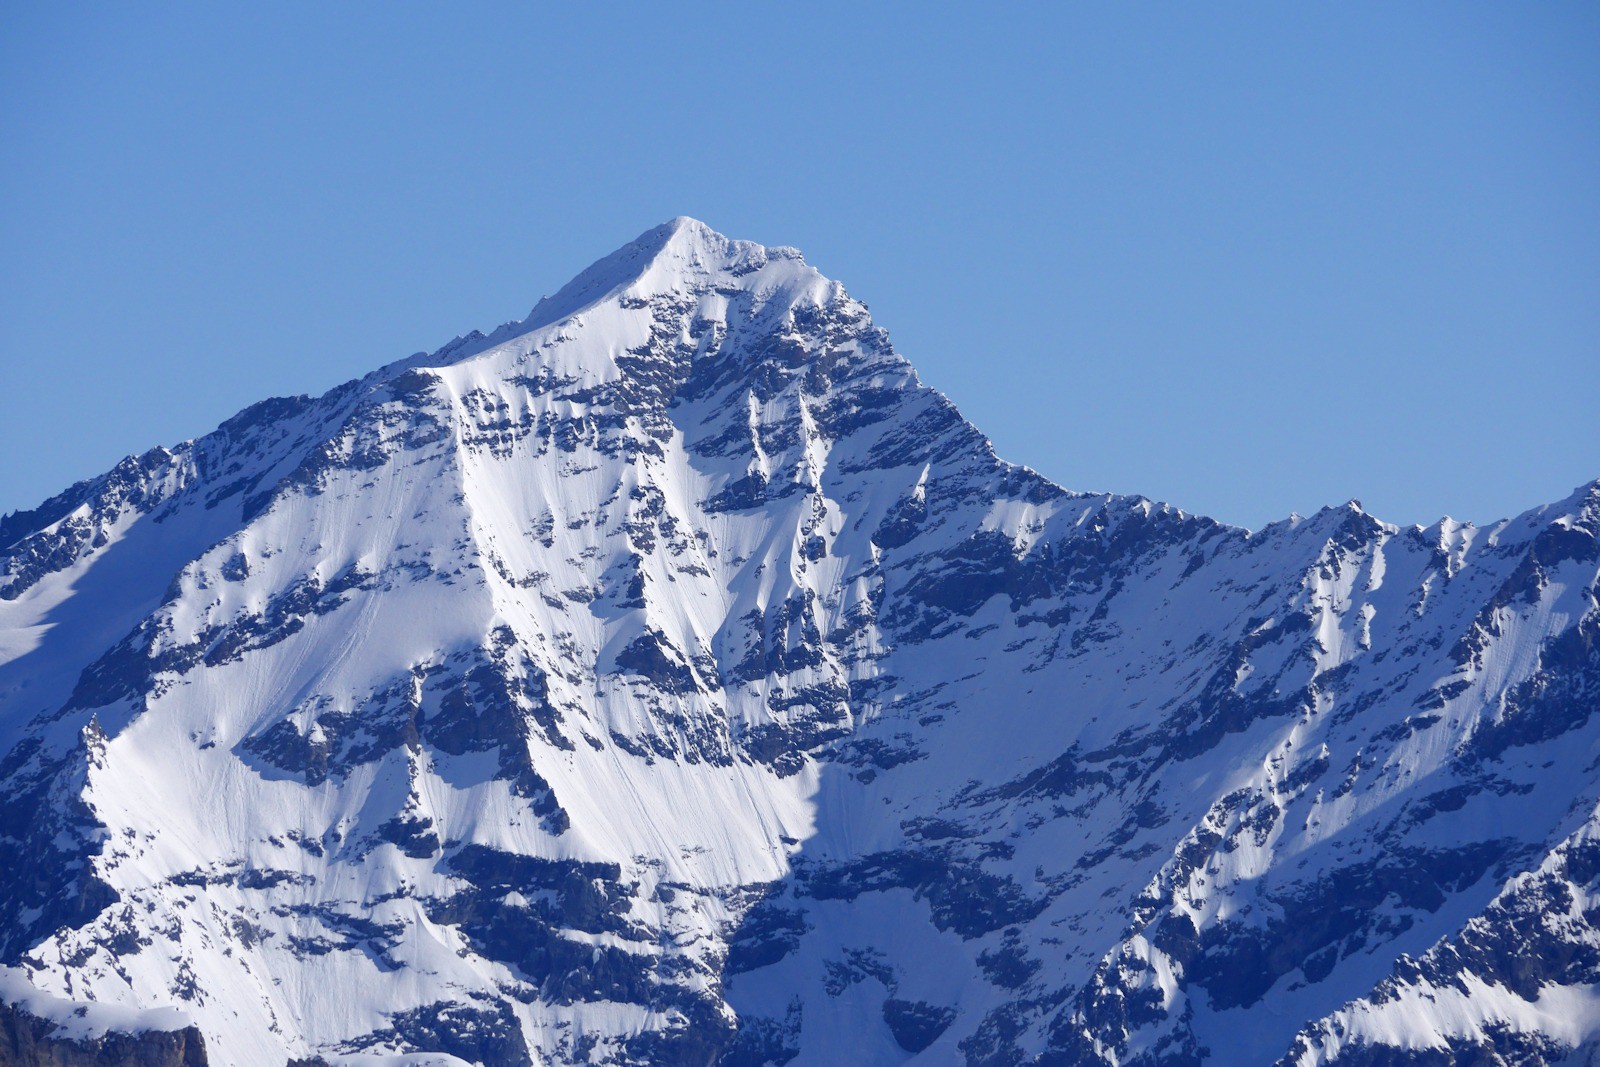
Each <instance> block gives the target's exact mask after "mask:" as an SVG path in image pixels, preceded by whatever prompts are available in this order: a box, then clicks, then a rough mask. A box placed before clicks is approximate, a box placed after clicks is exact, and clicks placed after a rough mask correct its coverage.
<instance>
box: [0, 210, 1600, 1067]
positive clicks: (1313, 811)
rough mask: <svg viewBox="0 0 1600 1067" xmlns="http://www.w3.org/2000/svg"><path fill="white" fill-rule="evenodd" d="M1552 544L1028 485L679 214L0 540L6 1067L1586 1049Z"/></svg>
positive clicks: (804, 290)
mask: <svg viewBox="0 0 1600 1067" xmlns="http://www.w3.org/2000/svg"><path fill="white" fill-rule="evenodd" d="M1063 402H1064V403H1067V402H1068V398H1063ZM1307 432H1315V429H1314V428H1312V427H1308V430H1307ZM1597 535H1600V483H1595V484H1591V485H1588V486H1585V487H1583V488H1581V489H1579V490H1578V491H1576V492H1575V493H1573V495H1572V496H1570V497H1569V498H1567V499H1566V500H1563V501H1561V502H1559V503H1556V504H1552V505H1550V506H1548V507H1544V508H1539V509H1536V510H1534V511H1531V512H1528V513H1527V514H1524V515H1522V516H1519V517H1517V518H1515V519H1511V520H1507V521H1504V522H1500V523H1496V524H1494V525H1492V526H1489V527H1484V528H1478V527H1474V526H1471V525H1465V524H1460V523H1456V522H1453V521H1451V520H1449V519H1445V520H1442V521H1440V522H1438V523H1436V524H1434V525H1433V526H1431V527H1427V528H1422V527H1409V528H1399V527H1396V526H1391V525H1387V524H1385V523H1383V522H1380V521H1379V520H1377V519H1375V518H1373V517H1372V516H1370V515H1368V514H1366V513H1365V512H1364V511H1363V510H1362V509H1361V507H1360V506H1359V505H1357V504H1355V503H1353V502H1352V503H1350V504H1347V505H1345V506H1342V507H1336V508H1328V509H1325V510H1323V511H1321V512H1319V513H1317V514H1316V515H1313V516H1310V517H1309V518H1300V517H1293V518H1290V519H1288V520H1286V521H1283V522H1279V523H1275V524H1273V525H1271V526H1268V527H1267V528H1265V529H1263V530H1261V531H1259V532H1255V533H1251V532H1249V531H1246V530H1243V529H1239V528H1236V527H1231V526H1227V525H1223V524H1220V523H1217V522H1213V521H1211V520H1208V519H1205V518H1201V517H1198V516H1194V515H1189V514H1186V513H1184V512H1182V511H1179V510H1177V509H1175V508H1172V507H1169V506H1165V505H1162V504H1157V503H1153V502H1151V501H1149V500H1146V499H1144V498H1142V497H1136V496H1111V495H1104V494H1084V493H1075V492H1069V491H1066V490H1064V489H1062V488H1060V487H1058V486H1056V485H1054V484H1052V483H1051V482H1049V481H1048V480H1046V479H1045V478H1043V477H1041V476H1040V475H1038V474H1036V473H1034V472H1033V471H1031V470H1029V469H1027V468H1025V467H1019V466H1015V465H1012V464H1010V463H1007V462H1004V461H1002V460H1001V459H999V458H997V457H996V455H995V454H994V451H993V450H992V448H991V447H990V445H989V443H988V442H987V440H986V439H985V438H984V437H983V435H982V434H981V433H979V432H978V430H976V429H975V428H973V427H972V426H971V425H969V424H968V423H967V422H966V421H964V420H963V419H962V417H961V416H960V414H959V413H958V412H957V411H956V409H955V407H954V406H952V404H951V403H950V402H949V401H948V400H947V399H946V398H945V397H943V396H942V395H940V394H939V393H938V392H936V391H934V390H932V389H930V388H928V387H926V386H924V385H922V384H921V383H920V382H919V381H918V379H917V376H916V374H915V372H914V371H913V370H912V368H911V366H910V365H909V364H908V363H907V362H906V361H905V360H904V359H903V358H902V357H901V356H900V355H898V354H897V353H896V352H895V350H894V349H893V348H892V346H891V345H890V343H889V339H888V337H887V335H886V334H885V333H884V332H883V330H882V329H880V328H879V327H877V326H875V325H874V324H873V322H872V320H871V318H870V317H869V315H868V313H867V309H866V307H865V306H864V305H862V304H861V303H859V302H857V301H855V300H853V299H852V298H851V297H849V296H848V295H847V294H846V293H845V291H844V290H843V288H842V287H840V286H839V285H838V284H837V283H835V282H832V281H829V280H828V279H826V278H824V277H822V276H821V275H820V274H818V273H817V272H816V271H815V270H813V269H812V268H811V267H809V266H807V265H806V263H805V262H804V260H803V259H802V258H801V256H800V254H799V253H797V252H795V251H794V250H792V249H787V248H764V247H761V246H759V245H755V244H750V243H747V242H743V241H733V240H729V239H727V238H725V237H723V236H721V235H719V234H717V233H715V232H713V231H711V230H709V229H708V228H707V227H705V226H704V225H702V224H700V223H698V222H695V221H693V220H689V219H677V220H675V221H673V222H670V223H667V224H666V225H664V226H661V227H658V228H656V229H653V230H651V231H649V232H648V233H646V234H644V235H642V236H641V237H640V238H639V239H638V240H637V241H635V242H633V243H632V244H629V245H628V246H626V247H624V248H622V249H621V250H620V251H618V252H616V253H614V254H613V255H611V256H608V257H606V258H605V259H603V260H601V261H600V262H598V263H596V264H595V265H594V266H592V267H590V268H589V269H588V270H587V271H585V272H584V273H582V274H580V275H579V276H578V277H577V278H576V279H575V280H574V281H573V282H572V283H571V284H569V285H568V286H567V287H566V288H564V289H562V290H561V291H560V292H559V293H557V294H556V295H555V296H554V297H551V298H549V299H546V300H542V301H541V302H540V303H539V305H538V306H537V307H536V308H534V310H533V312H532V314H531V315H530V316H529V318H527V319H526V320H524V321H522V322H519V323H513V324H510V325H507V326H504V327H501V328H500V329H498V330H496V331H495V332H494V333H492V334H490V335H488V336H483V335H480V334H476V333H474V334H470V335H468V336H466V337H463V338H458V339H457V340H456V341H454V342H452V343H451V344H449V345H446V346H445V347H444V348H442V349H440V350H439V351H437V352H435V353H433V354H432V355H426V356H415V357H412V358H410V359H406V360H402V361H401V362H398V363H395V364H391V365H390V366H387V367H384V368H383V369H381V370H378V371H376V372H374V373H372V374H370V375H368V376H367V377H365V378H362V379H360V380H358V381H353V382H349V383H347V384H345V385H343V386H340V387H338V388H336V389H334V390H333V391H331V392H329V393H327V394H326V395H324V396H321V397H315V398H312V397H304V396H302V397H295V398H291V399H276V400H268V401H266V402H264V403H261V404H258V405H256V406H254V407H251V408H248V409H246V410H245V411H243V412H241V413H240V414H238V415H236V416H234V417H233V418H232V419H229V420H228V421H227V422H225V423H223V424H222V425H221V426H220V427H218V428H217V430H216V431H214V432H213V433H210V434H208V435H206V436H204V437H201V438H199V439H197V440H194V441H189V442H186V443H184V444H181V445H178V446H176V447H174V448H171V449H166V448H158V449H155V450H153V451H151V452H147V453H145V454H144V455H141V456H137V457H132V458H129V459H127V460H125V461H123V462H122V463H121V464H119V465H118V466H117V467H116V468H114V469H113V470H111V471H110V472H108V473H107V474H105V475H103V476H101V477H98V478H94V479H91V480H89V481H86V482H82V483H80V484H78V485H75V486H73V487H72V488H71V489H69V490H67V491H66V492H65V493H62V494H61V495H59V496H57V497H54V498H52V499H51V500H48V501H46V502H45V503H43V504H42V505H40V506H39V507H38V508H36V509H34V510H32V511H27V512H22V513H18V514H14V515H8V516H6V517H5V518H4V519H3V520H0V797H3V798H4V804H3V808H0V811H3V814H0V856H3V857H4V858H3V862H0V914H3V915H4V916H5V918H4V919H3V920H0V964H4V965H5V967H4V970H0V1003H3V1007H0V1065H3V1064H9V1063H52V1064H69V1063H72V1064H76V1063H83V1064H90V1063H94V1064H98V1063H134V1062H138V1063H143V1064H179V1063H182V1064H189V1065H192V1064H197V1063H207V1062H209V1063H212V1064H229V1065H241V1067H256V1065H271V1067H283V1065H284V1064H286V1063H288V1062H291V1061H295V1062H298V1063H301V1064H305V1063H318V1062H321V1063H330V1064H331V1063H341V1064H378V1063H409V1064H441V1063H448V1064H456V1063H462V1062H466V1063H483V1064H492V1065H527V1064H534V1063H539V1064H570V1063H632V1064H711V1063H722V1064H729V1065H735V1064H739V1065H755V1064H764V1063H765V1064H782V1063H793V1064H797V1065H799V1064H836V1063H850V1064H866V1065H888V1064H908V1063H915V1064H950V1063H963V1064H968V1065H971V1067H979V1065H1002V1064H1005V1065H1010V1064H1025V1063H1032V1064H1055V1065H1066V1064H1074V1065H1075V1064H1116V1065H1128V1064H1155V1063H1160V1064H1199V1063H1201V1062H1202V1061H1207V1062H1209V1063H1211V1064H1279V1065H1283V1067H1291V1065H1292V1067H1312V1065H1319V1064H1340V1065H1369V1064H1373V1065H1375V1064H1385V1065H1388V1064H1415V1065H1423V1064H1426V1065H1434V1064H1490V1063H1517V1064H1532V1063H1583V1062H1597V1061H1600V1057H1597V1052H1600V719H1597V718H1596V716H1595V712H1596V711H1597V710H1600V603H1597V574H1600V542H1597Z"/></svg>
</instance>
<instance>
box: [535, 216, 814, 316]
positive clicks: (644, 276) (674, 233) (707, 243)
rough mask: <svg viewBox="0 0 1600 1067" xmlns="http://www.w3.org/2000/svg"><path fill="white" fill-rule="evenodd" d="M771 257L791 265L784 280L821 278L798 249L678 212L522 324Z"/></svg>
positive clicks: (744, 268) (690, 284)
mask: <svg viewBox="0 0 1600 1067" xmlns="http://www.w3.org/2000/svg"><path fill="white" fill-rule="evenodd" d="M774 261H779V262H783V263H785V264H787V265H789V266H790V267H791V269H790V270H789V271H787V272H785V273H787V274H789V275H791V277H790V280H791V281H794V280H800V279H801V278H802V277H803V278H804V280H806V281H811V282H825V279H823V278H822V276H821V275H820V274H818V273H817V272H816V271H815V270H813V269H812V268H810V267H808V266H806V264H805V260H804V258H803V257H802V256H801V255H800V253H799V252H798V251H796V250H795V249H792V248H787V247H774V248H768V247H765V246H763V245H759V244H757V243H755V242H754V241H739V240H735V239H733V238H730V237H727V236H725V235H723V234H721V233H718V232H717V231H716V230H713V229H712V228H711V227H710V226H707V225H706V224H705V223H703V222H701V221H700V220H699V219H695V218H691V217H689V216H688V215H679V216H677V217H676V218H673V219H669V220H668V221H666V222H663V223H662V224H661V225H659V226H655V227H652V228H651V229H648V230H646V231H645V232H644V233H642V234H640V235H639V236H638V237H636V238H634V239H633V240H632V241H629V242H628V243H627V244H625V245H623V246H622V247H621V248H619V249H617V250H616V251H615V252H612V253H611V254H610V255H608V256H603V257H602V258H600V259H598V260H596V261H595V262H594V263H592V264H591V265H590V266H589V267H588V268H587V269H586V270H584V271H583V272H581V273H580V274H578V276H577V277H575V278H573V279H572V281H570V282H568V283H567V284H566V285H564V286H563V287H562V288H561V290H560V291H559V292H557V293H556V294H555V295H554V296H548V297H545V298H544V299H542V300H540V301H539V303H538V304H537V305H536V306H535V307H534V309H533V311H532V312H530V313H529V315H528V318H527V319H526V320H524V322H523V323H522V327H523V328H524V329H537V328H539V327H541V326H548V325H550V324H551V323H554V322H559V321H560V320H561V319H564V318H567V317H569V316H571V315H575V314H577V313H578V312H579V311H582V310H583V309H584V308H585V307H588V306H590V305H592V304H595V303H598V302H599V301H601V300H604V299H605V298H606V297H608V296H611V295H613V294H618V293H621V292H623V291H631V295H634V296H640V297H649V296H654V295H659V294H660V293H664V292H668V291H671V290H686V289H690V288H695V287H697V286H700V285H704V284H705V283H706V282H707V281H709V280H711V279H712V278H714V277H716V276H718V275H726V276H729V277H733V278H737V277H744V276H746V275H749V274H751V273H754V272H756V271H759V270H760V269H761V268H762V267H765V266H767V265H768V264H769V263H772V262H774Z"/></svg>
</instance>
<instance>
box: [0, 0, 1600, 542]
mask: <svg viewBox="0 0 1600 1067" xmlns="http://www.w3.org/2000/svg"><path fill="white" fill-rule="evenodd" d="M1597 116H1600V5H1595V4H1592V3H1546V4H1500V5H1483V4H1473V3H1451V4H1443V3H1439V4H1405V3H1402V4H1387V3H1386V4H1371V5H1366V4H1338V5H1334V4H1295V5H1267V4H1262V5H1255V4H1241V3H1230V4H1224V5H1177V4H1149V5H1110V4H1084V5H1054V6H1051V7H1048V8H1047V7H1045V6H1043V5H1039V6H1035V7H1022V6H1016V7H1010V8H1005V7H999V6H984V7H981V8H980V7H979V6H977V5H972V6H968V7H957V6H955V5H928V6H915V7H914V6H911V5H892V6H891V5H883V6H875V7H871V8H868V9H866V10H863V9H862V7H861V6H860V5H845V4H837V5H836V4H818V3H813V4H807V5H787V6H783V7H778V6H763V5H726V6H719V5H690V6H678V5H663V6H662V9H661V10H652V9H647V8H646V7H645V6H644V5H639V6H637V7H634V6H617V5H583V6H577V5H574V6H573V7H572V8H571V9H570V10H568V11H566V12H565V13H561V12H553V11H549V10H540V9H536V8H534V7H532V6H527V5H442V4H414V3H384V4H371V5H360V4H353V3H348V4H336V5H312V4H294V3H285V4H274V5H258V6H255V7H254V8H246V7H245V6H244V5H211V4H204V5H201V4H197V5H193V6H184V5H173V4H163V3H156V4H150V5H110V4H103V5H96V4H84V5H61V4H48V3H42V2H35V3H16V4H10V5H6V7H5V8H4V10H3V11H0V204H3V205H4V209H3V210H0V251H3V253H4V256H3V260H0V263H3V266H0V375H3V388H0V449H3V452H4V455H5V457H6V459H5V462H4V463H3V464H0V511H4V510H11V509H15V508H19V507H28V506H32V505H33V504H35V503H37V502H38V501H39V500H41V499H43V498H44V497H45V496H47V495H49V494H51V493H53V492H55V491H57V490H59V489H61V488H64V487H65V486H66V485H67V484H68V483H70V482H72V481H74V480H76V479H78V478H81V477H85V476H88V475H91V474H94V473H97V472H99V471H101V470H103V469H105V468H106V467H109V466H110V465H111V464H112V463H114V462H115V461H116V460H117V459H119V458H120V457H121V456H123V455H124V454H127V453H130V452H136V451H142V450H144V449H146V448H148V447H150V446H152V445H155V444H159V443H171V442H174V441H177V440H181V439H183V438H185V437H189V436H193V435H196V434H199V433H202V432H204V431H206V430H208V429H210V428H211V427H212V426H214V425H215V424H216V423H218V422H219V421H221V420H222V419H223V418H225V417H227V416H228V415H229V414H231V413H232V412H233V411H235V410H237V409H238V408H240V407H242V406H244V405H246V404H248V403H251V402H252V401H254V400H257V399H260V398H262V397H264V396H268V395H282V394H290V393H300V392H320V391H322V390H324V389H326V388H329V387H331V386H333V385H335V384H337V383H338V382H340V381H343V380H345V379H347V378H351V377H355V376H357V375H359V374H361V373H364V372H365V371H367V370H370V369H371V368H373V367H375V366H377V365H379V364H381V363H384V362H387V361H389V360H391V359H395V358H398V357H400V356H403V355H407V354H409V353H411V352H414V351H417V350H419V349H433V348H436V347H438V346H439V345H440V344H442V343H444V342H445V341H448V340H449V339H450V338H451V337H452V336H454V335H456V334H458V333H464V332H466V331H468V330H470V329H473V328H488V327H491V326H494V325H496V324H498V323H500V322H503V321H506V320H508V319H513V318H519V317H521V316H522V315H524V314H526V312H527V311H528V309H529V308H530V307H531V306H532V304H533V303H534V301H535V300H536V299H537V298H538V297H539V296H540V295H541V294H542V293H546V292H553V291H554V290H555V289H556V288H557V287H558V286H559V285H560V284H561V283H562V282H564V281H565V280H566V279H567V278H568V277H570V276H571V275H572V274H575V273H576V272H577V271H578V270H580V269H581V268H582V267H584V266H585V265H587V264H588V263H589V262H590V261H591V260H593V259H595V258H597V257H599V256H600V255H602V254H604V253H606V252H608V251H610V250H611V249H613V248H614V247H616V246H617V245H619V244H621V243H623V242H625V241H627V240H629V239H631V238H632V237H634V236H635V235H637V234H638V233H639V232H640V231H642V230H645V229H646V228H648V227H650V226H652V225H654V224H656V223H658V222H661V221H663V220H665V219H667V218H669V217H671V216H674V215H678V214H689V215H694V216H696V217H698V218H701V219H703V220H705V221H706V222H708V223H709V224H711V225H712V226H714V227H716V228H717V229H720V230H722V231H723V232H725V233H728V234H730V235H732V236H736V237H745V238H750V239H753V240H758V241H762V242H765V243H769V244H792V245H796V246H798V247H800V248H802V249H804V250H805V252H806V254H807V257H808V259H809V260H810V261H811V262H812V263H813V264H815V265H816V266H818V267H819V268H820V269H821V270H823V271H824V273H827V274H829V275H830V276H832V277H835V278H838V279H839V280H841V281H843V282H844V283H845V285H846V286H847V287H849V289H850V290H851V292H852V293H854V294H855V295H857V296H858V297H860V298H862V299H863V300H865V301H867V303H868V304H869V305H871V307H872V309H873V312H874V315H875V316H876V318H877V319H878V321H879V322H880V323H882V324H883V325H885V326H887V327H888V328H889V330H890V331H891V333H892V335H893V337H894V339H895V342H896V345H897V347H898V348H899V349H900V350H901V351H902V352H903V353H905V354H906V355H907V356H908V357H909V358H910V359H911V360H912V362H913V363H915V364H916V365H917V367H918V368H919V370H920V371H921V372H922V375H923V378H924V379H925V380H926V381H928V382H929V383H931V384H933V385H935V386H937V387H938V388H940V389H942V390H944V391H945V392H946V393H948V394H949V395H950V396H951V397H952V398H953V399H954V400H955V401H956V403H957V404H958V405H959V406H960V407H961V409H962V410H963V411H964V412H965V413H966V414H967V416H968V417H969V418H970V419H972V421H973V422H975V423H976V424H977V425H978V426H979V427H980V428H982V429H983V430H984V431H986V432H987V433H988V434H989V435H990V436H991V437H992V438H993V439H994V441H995V443H996V445H997V447H998V449H999V451H1000V452H1001V454H1002V455H1004V456H1006V457H1007V458H1010V459H1013V460H1016V461H1019V462H1024V463H1027V464H1029V465H1030V466H1033V467H1035V468H1037V469H1038V470H1040V471H1043V472H1044V473H1046V474H1047V475H1049V476H1051V477H1053V478H1054V479H1056V480H1057V481H1059V482H1061V483H1063V484H1064V485H1067V486H1069V487H1071V488H1075V489H1086V490H1114V491H1118V492H1139V493H1144V494H1146V495H1149V496H1152V497H1156V498H1159V499H1164V500H1170V501H1172V502H1173V503H1176V504H1178V505H1180V506H1182V507H1184V508H1186V509H1188V510H1191V511H1198V512H1202V513H1206V514H1210V515H1214V516H1216V517H1218V518H1221V519H1225V520H1228V521H1233V522H1237V523H1241V524H1244V525H1249V526H1259V525H1261V524H1262V523H1264V522H1266V521H1269V520H1271V519H1273V518H1276V517H1280V516H1282V515H1285V514H1287V513H1288V512H1290V511H1296V510H1297V511H1300V512H1302V513H1305V512H1309V511H1312V510H1315V509H1316V508H1317V507H1319V506H1321V505H1323V504H1328V503H1338V502H1342V501H1344V500H1346V499H1349V498H1351V497H1358V498H1360V499H1361V500H1362V501H1363V503H1364V504H1365V505H1366V507H1367V508H1368V510H1369V511H1372V512H1373V513H1374V514H1377V515H1379V516H1380V517H1383V518H1386V519H1389V520H1391V521H1396V522H1413V521H1422V522H1428V521H1432V519H1434V518H1436V517H1438V516H1439V515H1441V514H1444V513H1449V514H1452V515H1455V516H1457V517H1459V518H1467V519H1472V520H1475V521H1480V522H1481V521H1484V520H1489V519H1493V518H1495V517H1497V516H1500V515H1503V514H1507V513H1511V512H1515V511H1518V510H1521V509H1523V508H1526V507H1529V506H1532V505H1535V504H1538V503H1542V502H1546V501H1549V500H1553V499H1558V498H1560V497H1561V496H1564V495H1565V494H1566V493H1567V492H1568V491H1569V490H1570V489H1571V488H1572V487H1574V486H1575V485H1577V484H1579V483H1580V482H1584V481H1587V480H1589V479H1591V478H1594V477H1596V476H1600V420H1597V419H1596V416H1595V412H1596V410H1597V408H1600V404H1597V402H1596V397H1597V396H1600V119H1597Z"/></svg>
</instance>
